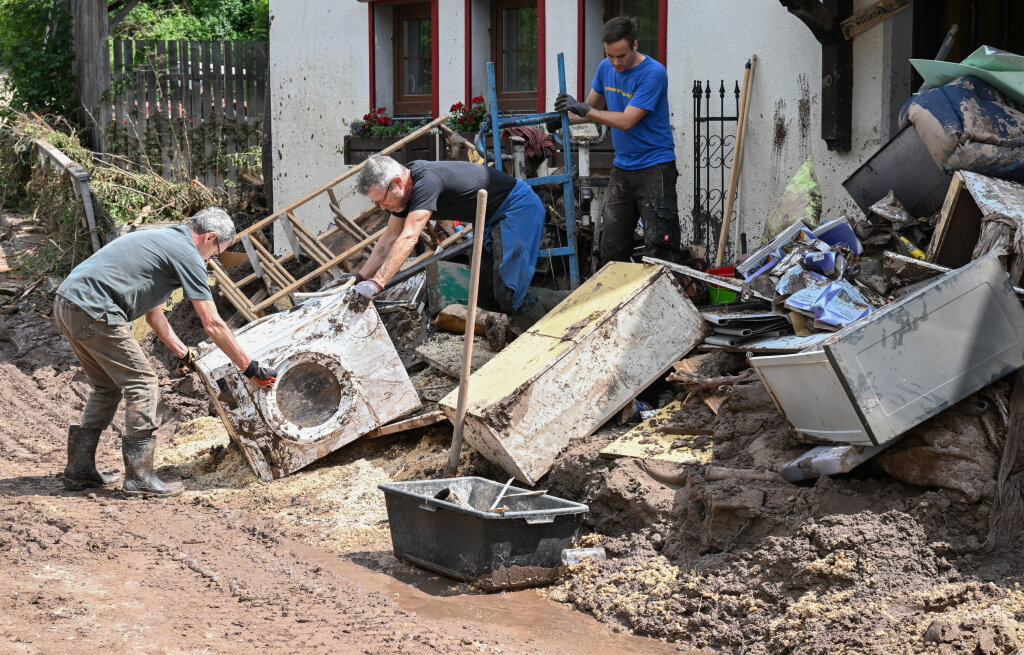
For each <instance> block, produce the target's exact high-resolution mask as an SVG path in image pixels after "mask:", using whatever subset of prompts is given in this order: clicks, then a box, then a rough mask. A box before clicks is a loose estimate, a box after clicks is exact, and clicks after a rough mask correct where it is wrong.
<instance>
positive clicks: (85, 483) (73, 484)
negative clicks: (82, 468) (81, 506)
mask: <svg viewBox="0 0 1024 655" xmlns="http://www.w3.org/2000/svg"><path fill="white" fill-rule="evenodd" d="M120 486H121V480H120V478H119V479H117V480H115V481H114V482H108V483H107V484H103V483H102V482H93V481H92V480H68V479H67V478H65V479H64V488H65V489H67V490H68V491H82V490H83V489H117V488H118V487H120Z"/></svg>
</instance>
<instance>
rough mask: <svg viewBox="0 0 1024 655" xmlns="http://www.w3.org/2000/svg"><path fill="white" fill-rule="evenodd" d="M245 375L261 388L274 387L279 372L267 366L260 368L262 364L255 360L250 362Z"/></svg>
mask: <svg viewBox="0 0 1024 655" xmlns="http://www.w3.org/2000/svg"><path fill="white" fill-rule="evenodd" d="M243 375H245V377H247V378H250V379H251V380H252V381H253V382H255V383H256V384H258V385H260V386H261V387H272V386H274V383H275V382H277V371H275V370H274V369H272V368H268V367H266V366H260V363H259V362H257V361H256V360H255V359H254V360H252V361H250V362H249V365H248V366H246V367H245V373H243Z"/></svg>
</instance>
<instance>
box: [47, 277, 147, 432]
mask: <svg viewBox="0 0 1024 655" xmlns="http://www.w3.org/2000/svg"><path fill="white" fill-rule="evenodd" d="M53 317H54V320H55V321H56V322H57V327H58V328H60V331H61V332H62V333H63V334H64V336H65V338H67V340H68V343H70V344H71V349H72V350H74V351H75V355H76V356H77V357H78V361H79V362H81V363H82V368H83V369H85V374H86V376H87V377H88V378H89V384H91V385H92V393H90V394H89V400H88V401H86V403H85V410H84V411H83V412H82V421H81V426H82V427H83V428H86V429H90V430H91V429H95V430H105V429H106V428H107V426H109V425H110V422H111V421H112V420H113V419H114V414H115V413H116V412H117V404H118V403H119V402H120V401H121V397H122V396H124V401H125V410H124V412H125V419H124V423H125V432H126V433H127V434H134V433H137V432H148V431H152V430H155V429H156V428H157V427H158V423H157V418H156V403H157V394H158V391H159V384H158V380H157V376H156V373H154V372H153V367H151V366H150V365H149V361H148V360H147V359H146V356H145V354H143V352H142V348H141V347H139V342H138V341H136V340H135V337H134V336H132V333H131V329H130V327H129V325H128V324H127V323H122V324H121V325H109V324H107V322H106V321H100V320H97V319H94V318H93V317H91V316H89V314H87V313H86V312H85V311H84V310H82V309H81V308H80V307H79V306H78V305H76V304H74V303H73V302H71V301H70V300H67V299H66V298H64V297H63V296H57V299H56V300H55V301H54V303H53Z"/></svg>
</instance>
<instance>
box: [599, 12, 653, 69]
mask: <svg viewBox="0 0 1024 655" xmlns="http://www.w3.org/2000/svg"><path fill="white" fill-rule="evenodd" d="M655 11H656V15H655V17H654V18H655V20H654V48H653V50H652V51H651V52H648V51H647V50H646V49H645V48H644V47H643V44H639V43H638V45H637V49H638V50H639V51H640V52H641V53H642V54H645V55H648V56H651V57H654V58H655V59H658V57H659V54H658V52H659V48H660V47H661V44H660V43H659V42H658V41H659V39H660V38H661V35H660V29H659V28H660V25H661V10H660V8H658V9H656V10H655ZM623 15H625V14H623V13H622V0H604V16H603V18H604V21H602V22H604V23H607V22H608V21H609V20H611V19H612V18H617V17H619V16H623ZM633 18H638V17H637V16H633ZM598 40H600V37H599V38H598ZM637 40H638V41H639V34H638V35H637ZM601 47H602V48H603V47H604V44H602V45H601ZM658 61H660V59H659V60H658ZM661 63H662V64H664V63H665V62H663V61H661Z"/></svg>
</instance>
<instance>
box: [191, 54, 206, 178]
mask: <svg viewBox="0 0 1024 655" xmlns="http://www.w3.org/2000/svg"><path fill="white" fill-rule="evenodd" d="M188 63H189V80H191V83H190V84H189V89H188V95H189V105H190V106H191V108H192V115H191V121H190V124H191V125H192V129H193V135H194V134H195V132H194V130H195V129H196V128H197V127H199V125H200V124H201V123H202V122H203V97H202V93H201V89H202V84H203V71H202V66H203V64H202V59H201V57H200V56H199V42H198V41H189V42H188ZM189 143H190V144H191V149H192V150H193V151H199V147H200V146H198V145H197V144H196V143H195V142H194V139H189ZM192 159H195V157H192ZM195 172H196V171H195V170H194V169H193V170H192V174H193V175H195Z"/></svg>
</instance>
